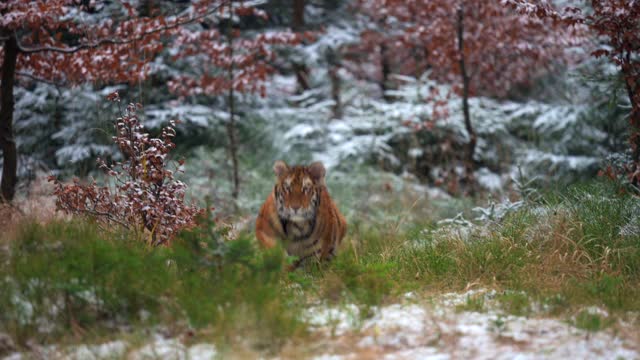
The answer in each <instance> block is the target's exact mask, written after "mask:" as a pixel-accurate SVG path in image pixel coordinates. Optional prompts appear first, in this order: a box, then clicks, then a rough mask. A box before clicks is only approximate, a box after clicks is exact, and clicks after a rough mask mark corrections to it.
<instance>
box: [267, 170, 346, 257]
mask: <svg viewBox="0 0 640 360" xmlns="http://www.w3.org/2000/svg"><path fill="white" fill-rule="evenodd" d="M273 169H274V172H275V173H276V177H277V182H276V185H275V186H274V188H273V191H272V192H271V194H269V197H267V200H266V201H265V203H264V204H263V205H262V208H261V209H260V213H259V214H258V218H257V220H256V237H257V238H258V240H259V241H260V243H261V244H262V245H263V246H264V247H267V248H269V247H273V246H275V244H276V241H277V240H280V241H282V244H283V246H284V248H285V249H286V251H287V253H288V254H289V255H290V256H295V257H297V258H298V259H297V261H296V262H295V263H294V265H293V268H295V267H298V266H299V265H300V264H302V263H303V262H305V261H307V260H310V259H317V260H330V259H331V258H332V257H333V256H335V254H336V251H337V248H338V246H339V245H340V242H341V241H342V238H343V237H344V235H345V233H346V231H347V223H346V221H345V219H344V216H342V214H341V213H340V211H339V210H338V208H337V207H336V205H335V204H334V202H333V200H332V199H331V197H330V196H329V191H328V190H327V187H326V185H325V181H324V176H325V168H324V165H322V163H320V162H315V163H312V164H311V165H309V166H291V167H289V166H287V164H285V163H284V162H283V161H276V163H275V164H274V166H273Z"/></svg>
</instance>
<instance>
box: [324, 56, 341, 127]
mask: <svg viewBox="0 0 640 360" xmlns="http://www.w3.org/2000/svg"><path fill="white" fill-rule="evenodd" d="M336 53H337V51H336V50H333V49H329V50H328V51H327V64H328V66H329V80H330V81H331V98H332V100H333V118H334V119H341V118H342V100H341V99H340V91H341V84H340V75H339V74H338V71H339V70H340V60H338V55H337V54H336Z"/></svg>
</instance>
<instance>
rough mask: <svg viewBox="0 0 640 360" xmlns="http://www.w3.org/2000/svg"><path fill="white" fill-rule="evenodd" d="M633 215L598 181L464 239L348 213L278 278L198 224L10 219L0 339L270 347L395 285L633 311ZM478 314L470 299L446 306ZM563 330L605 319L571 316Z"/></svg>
mask: <svg viewBox="0 0 640 360" xmlns="http://www.w3.org/2000/svg"><path fill="white" fill-rule="evenodd" d="M639 208H640V205H639V200H638V199H637V198H634V197H632V196H630V195H624V194H619V193H618V192H616V191H615V190H614V188H613V187H611V186H609V185H607V184H601V183H596V184H591V185H587V186H585V185H582V186H579V187H574V188H571V189H568V190H566V191H564V192H562V193H556V194H548V195H546V196H545V197H543V198H542V199H541V200H540V203H536V204H531V205H530V206H527V207H525V208H522V209H520V210H517V211H515V212H513V213H511V214H509V215H508V216H507V217H505V218H504V219H502V220H500V221H499V222H496V223H493V224H491V225H489V226H487V227H484V228H482V229H471V230H469V233H468V234H467V235H464V234H463V235H461V234H460V233H459V232H458V231H455V230H454V231H451V230H446V229H442V228H441V227H439V226H437V225H435V221H436V220H437V218H434V217H431V218H430V217H425V216H423V217H421V219H422V220H421V221H417V220H415V217H407V216H406V214H405V213H404V211H405V210H406V208H405V210H403V212H402V213H400V214H398V216H397V217H395V218H393V219H391V220H390V221H389V222H388V223H384V222H380V221H373V220H370V221H357V220H353V219H352V220H351V221H350V230H349V233H348V236H347V238H346V239H345V241H344V244H343V248H342V251H341V252H340V253H339V255H338V256H337V257H336V259H334V261H332V262H331V263H328V264H327V263H324V264H319V265H315V264H311V265H309V266H307V267H306V268H304V269H300V270H297V271H295V272H291V273H288V272H286V271H284V268H285V266H286V263H287V259H286V258H285V256H283V251H282V249H274V250H272V251H261V250H258V249H257V247H256V243H255V239H254V238H253V235H252V234H244V235H242V236H241V237H240V239H238V240H233V241H226V242H224V241H222V237H223V236H222V234H220V233H218V232H216V231H215V229H211V228H207V229H202V230H200V231H197V232H192V233H185V234H183V235H181V236H180V237H179V238H178V239H176V241H175V243H174V244H173V245H172V246H171V247H169V248H156V249H150V248H148V247H146V246H145V245H143V244H139V243H137V242H135V241H132V240H130V239H129V237H128V236H127V234H102V233H100V232H98V230H97V229H96V227H94V226H93V225H91V224H89V223H86V222H53V223H49V224H46V225H39V224H35V223H24V224H22V225H20V226H19V227H18V231H17V233H16V234H14V235H11V236H10V238H6V239H3V241H5V242H7V243H9V244H10V247H9V250H8V251H2V250H0V308H1V309H3V311H1V312H0V332H5V333H7V334H9V335H10V336H11V337H12V338H14V339H15V341H16V342H17V343H18V344H20V345H22V346H24V345H26V344H27V343H28V342H29V341H36V342H42V343H47V342H58V341H78V339H84V338H92V337H93V338H100V337H103V336H113V334H114V331H115V332H122V331H136V330H135V329H145V328H149V327H153V326H157V325H162V326H165V327H166V326H168V327H170V328H172V329H174V331H176V333H180V331H182V330H185V329H194V330H195V331H196V333H198V334H200V335H199V336H205V337H207V339H209V340H211V341H215V342H217V343H219V344H221V345H223V346H224V345H226V346H233V344H234V343H235V342H237V341H239V340H238V339H242V341H247V339H251V345H252V346H254V347H255V348H257V349H262V350H267V351H277V349H279V348H280V347H281V346H284V344H286V343H287V342H289V341H291V339H304V338H305V336H306V334H307V325H306V324H305V322H304V318H303V316H302V313H303V312H304V310H305V308H307V307H309V306H315V305H318V304H323V303H328V304H336V305H341V304H346V303H354V304H356V305H357V306H359V307H360V309H361V310H363V311H361V312H360V314H361V315H362V316H363V317H366V316H368V315H370V314H371V309H373V308H374V307H375V306H379V305H384V304H386V303H391V302H394V301H397V300H398V299H399V298H400V297H401V296H402V295H403V294H404V293H406V292H408V291H414V292H417V293H423V294H437V293H442V292H448V291H462V290H464V289H465V288H468V287H469V285H473V286H476V287H484V288H493V289H496V290H498V294H499V295H498V296H497V297H496V300H497V303H498V304H499V306H500V307H501V308H502V309H503V310H504V312H505V313H508V314H513V315H519V316H529V315H531V314H532V313H533V312H534V307H533V306H532V304H533V303H534V302H535V303H538V304H543V305H544V307H545V308H546V309H548V312H549V313H550V314H553V315H557V316H564V317H566V316H567V314H571V313H575V311H577V310H579V309H581V308H584V306H590V305H596V306H601V307H603V308H605V309H607V310H608V311H609V312H610V313H612V314H615V313H620V314H622V313H624V312H626V311H640V235H637V234H636V235H628V236H623V235H621V234H620V229H621V228H622V227H623V226H625V225H626V224H627V223H628V222H629V221H630V220H631V219H632V217H633V216H637V211H638V209H639ZM416 211H418V213H420V214H424V209H417V210H416ZM407 218H410V219H411V221H408V220H406V219H407ZM7 236H9V235H7ZM484 309H486V304H485V302H484V298H483V297H470V298H468V299H467V302H466V303H465V304H463V305H461V306H459V307H458V308H457V310H458V311H483V310H484ZM143 314H145V315H143ZM43 319H44V321H45V322H46V323H47V324H50V325H51V326H50V327H49V329H44V328H43V327H42V326H41V325H42V322H43ZM575 325H576V326H578V327H581V328H584V329H588V330H591V329H600V328H602V327H603V326H605V325H606V322H604V320H603V319H596V318H595V317H592V316H590V315H579V316H577V317H576V321H575ZM69 329H71V331H70V330H69ZM127 329H128V330H127ZM131 329H133V330H131ZM594 331H595V330H594Z"/></svg>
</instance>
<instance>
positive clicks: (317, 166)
mask: <svg viewBox="0 0 640 360" xmlns="http://www.w3.org/2000/svg"><path fill="white" fill-rule="evenodd" d="M326 173H327V171H326V170H325V169H324V165H323V164H322V162H320V161H316V162H314V163H311V165H309V174H310V175H311V177H312V178H313V180H315V181H317V182H320V183H324V175H325V174H326Z"/></svg>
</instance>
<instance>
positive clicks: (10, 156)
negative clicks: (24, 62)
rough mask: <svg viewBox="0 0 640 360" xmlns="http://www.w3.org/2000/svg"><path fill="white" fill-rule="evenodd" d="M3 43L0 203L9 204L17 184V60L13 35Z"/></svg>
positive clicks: (0, 93) (0, 116)
mask: <svg viewBox="0 0 640 360" xmlns="http://www.w3.org/2000/svg"><path fill="white" fill-rule="evenodd" d="M7 35H8V36H9V38H8V39H7V40H5V41H4V59H3V62H2V84H0V97H1V99H0V149H2V155H3V158H2V160H3V163H2V181H1V183H0V189H1V194H0V203H1V202H11V201H12V200H13V197H14V195H15V193H16V183H17V182H18V174H17V172H18V154H17V149H16V141H15V139H14V137H13V110H14V104H15V100H14V95H13V87H14V82H15V75H16V62H17V60H18V43H17V41H16V38H15V36H14V35H13V34H10V33H9V34H7Z"/></svg>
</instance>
